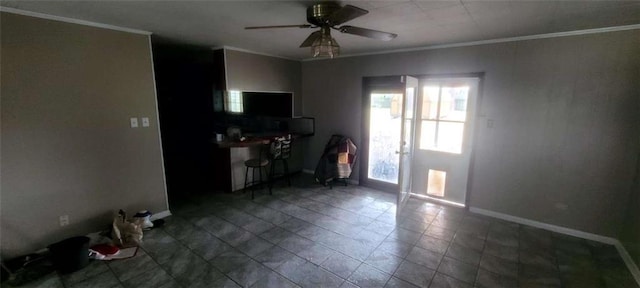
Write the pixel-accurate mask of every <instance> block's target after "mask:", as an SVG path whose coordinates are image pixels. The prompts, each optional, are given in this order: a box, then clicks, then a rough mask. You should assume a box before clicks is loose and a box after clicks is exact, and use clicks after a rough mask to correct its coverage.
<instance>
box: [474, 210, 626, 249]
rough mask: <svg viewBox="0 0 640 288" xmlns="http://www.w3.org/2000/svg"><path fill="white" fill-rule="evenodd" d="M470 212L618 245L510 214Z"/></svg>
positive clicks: (603, 239)
mask: <svg viewBox="0 0 640 288" xmlns="http://www.w3.org/2000/svg"><path fill="white" fill-rule="evenodd" d="M469 211H471V212H473V213H478V214H482V215H486V216H490V217H494V218H498V219H502V220H507V221H511V222H515V223H520V224H524V225H529V226H533V227H536V228H540V229H544V230H549V231H552V232H557V233H560V234H565V235H571V236H575V237H579V238H583V239H588V240H593V241H596V242H601V243H606V244H610V245H615V244H616V243H618V240H617V239H615V238H612V237H607V236H602V235H598V234H593V233H588V232H584V231H580V230H575V229H570V228H566V227H562V226H556V225H553V224H548V223H543V222H538V221H534V220H530V219H525V218H520V217H516V216H511V215H508V214H502V213H498V212H494V211H490V210H484V209H480V208H475V207H470V208H469Z"/></svg>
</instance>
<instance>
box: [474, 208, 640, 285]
mask: <svg viewBox="0 0 640 288" xmlns="http://www.w3.org/2000/svg"><path fill="white" fill-rule="evenodd" d="M469 211H471V212H473V213H478V214H481V215H485V216H489V217H493V218H498V219H502V220H507V221H511V222H515V223H519V224H523V225H528V226H533V227H536V228H540V229H544V230H548V231H552V232H557V233H560V234H565V235H570V236H575V237H579V238H583V239H587V240H592V241H596V242H600V243H605V244H610V245H613V246H615V247H616V250H618V253H619V254H620V257H622V260H623V261H624V263H625V264H626V265H627V269H629V272H631V275H633V278H634V279H635V280H636V282H638V285H640V270H639V269H638V266H637V265H636V263H635V262H633V259H632V258H631V255H629V252H627V249H625V248H624V245H622V243H621V242H620V241H619V240H618V239H615V238H612V237H607V236H602V235H598V234H593V233H588V232H584V231H580V230H575V229H571V228H566V227H562V226H557V225H553V224H548V223H543V222H538V221H534V220H530V219H525V218H520V217H516V216H512V215H508V214H503V213H499V212H494V211H490V210H485V209H480V208H476V207H469Z"/></svg>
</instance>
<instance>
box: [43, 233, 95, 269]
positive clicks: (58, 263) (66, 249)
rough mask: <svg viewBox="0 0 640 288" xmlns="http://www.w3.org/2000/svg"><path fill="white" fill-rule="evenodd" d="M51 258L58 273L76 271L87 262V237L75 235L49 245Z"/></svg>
mask: <svg viewBox="0 0 640 288" xmlns="http://www.w3.org/2000/svg"><path fill="white" fill-rule="evenodd" d="M49 251H50V252H51V260H52V261H53V265H54V266H55V267H56V270H58V272H60V273H71V272H74V271H78V270H80V269H82V268H84V267H85V266H87V265H88V264H89V237H85V236H76V237H71V238H68V239H65V240H62V241H60V242H58V243H54V244H51V245H49Z"/></svg>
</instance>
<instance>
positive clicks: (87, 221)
mask: <svg viewBox="0 0 640 288" xmlns="http://www.w3.org/2000/svg"><path fill="white" fill-rule="evenodd" d="M0 18H1V23H0V24H1V25H0V27H1V29H2V30H1V37H2V38H1V41H0V42H1V53H2V54H1V57H2V64H1V69H2V75H1V91H0V93H1V95H2V100H1V101H2V111H1V112H2V143H1V145H2V160H1V166H2V184H1V190H2V204H1V210H2V211H1V213H2V214H1V218H2V220H1V225H2V226H1V230H2V256H3V257H12V256H16V255H18V254H21V253H25V252H31V251H33V249H40V248H43V247H45V246H47V245H48V244H51V243H53V242H55V241H59V240H62V239H64V238H66V237H69V236H73V235H83V234H86V233H89V232H95V231H98V230H102V229H104V228H106V227H107V226H108V225H109V224H110V223H111V220H112V217H113V213H115V212H117V211H118V209H120V208H122V209H126V210H127V211H129V212H136V211H137V210H141V209H149V210H151V211H153V212H160V211H164V210H167V209H168V207H167V202H166V201H167V200H166V192H165V187H164V180H163V167H162V159H161V153H160V142H159V134H158V127H157V124H156V123H157V113H156V104H155V92H154V91H155V90H154V83H153V73H152V66H151V55H150V47H149V40H148V36H145V35H135V34H129V33H124V32H118V31H112V30H105V29H99V28H94V27H88V26H80V25H75V24H69V23H62V22H56V21H50V20H43V19H37V18H31V17H26V16H19V15H14V14H8V13H2V17H0ZM143 116H144V117H149V118H150V122H151V127H149V128H137V129H132V128H129V117H143ZM60 215H69V220H70V225H68V226H64V227H60V225H59V216H60Z"/></svg>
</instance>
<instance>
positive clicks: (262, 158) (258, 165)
mask: <svg viewBox="0 0 640 288" xmlns="http://www.w3.org/2000/svg"><path fill="white" fill-rule="evenodd" d="M266 147H267V146H266V145H264V144H262V145H260V151H259V153H258V158H252V159H249V160H247V161H244V166H245V172H244V190H245V191H246V190H247V187H249V186H251V187H252V188H251V200H253V198H254V192H255V189H254V188H253V186H254V185H257V184H260V185H261V186H262V184H263V183H264V182H263V181H262V173H263V172H264V174H265V175H267V176H268V175H269V174H267V171H266V169H267V166H268V165H269V159H268V155H267V153H266V151H264V150H265V149H266ZM249 168H251V181H248V180H249ZM256 169H258V173H260V178H259V180H258V181H256V180H255V179H256ZM269 192H271V189H269Z"/></svg>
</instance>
